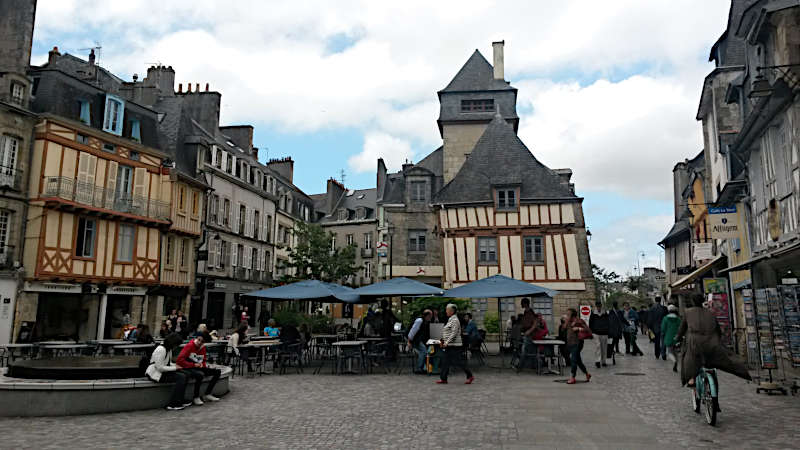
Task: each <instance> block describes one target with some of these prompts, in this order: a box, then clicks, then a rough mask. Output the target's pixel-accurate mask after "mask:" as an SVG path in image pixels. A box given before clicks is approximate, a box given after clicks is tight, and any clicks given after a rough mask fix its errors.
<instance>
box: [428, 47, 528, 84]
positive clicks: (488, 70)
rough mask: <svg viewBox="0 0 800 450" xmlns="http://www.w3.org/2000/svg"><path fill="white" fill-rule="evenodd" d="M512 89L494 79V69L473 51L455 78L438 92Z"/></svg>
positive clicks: (479, 53) (477, 52)
mask: <svg viewBox="0 0 800 450" xmlns="http://www.w3.org/2000/svg"><path fill="white" fill-rule="evenodd" d="M513 89H514V88H513V87H511V85H510V84H509V83H508V82H506V81H504V80H497V79H495V78H494V69H493V68H492V65H491V64H489V61H486V58H484V57H483V55H481V52H479V51H478V50H475V52H474V53H473V54H472V56H470V57H469V59H468V60H467V62H466V63H464V65H463V66H462V67H461V70H459V71H458V73H457V74H456V76H455V77H453V79H452V80H451V81H450V84H448V85H447V87H445V88H444V89H442V90H441V91H439V92H461V91H503V90H513Z"/></svg>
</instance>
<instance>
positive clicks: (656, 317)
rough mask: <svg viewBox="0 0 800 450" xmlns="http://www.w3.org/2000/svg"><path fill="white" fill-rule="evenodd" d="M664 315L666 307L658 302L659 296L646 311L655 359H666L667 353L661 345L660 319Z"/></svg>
mask: <svg viewBox="0 0 800 450" xmlns="http://www.w3.org/2000/svg"><path fill="white" fill-rule="evenodd" d="M666 315H667V308H666V307H665V306H664V305H662V304H661V303H660V299H659V298H656V301H654V302H653V306H651V307H650V311H648V312H647V320H648V321H649V322H648V324H647V326H648V327H649V328H650V330H651V331H652V332H653V342H654V345H653V347H654V348H655V354H656V359H658V358H661V359H663V360H666V359H667V354H666V352H664V349H663V348H662V347H663V345H662V344H661V337H662V336H661V321H662V320H663V319H664V316H666Z"/></svg>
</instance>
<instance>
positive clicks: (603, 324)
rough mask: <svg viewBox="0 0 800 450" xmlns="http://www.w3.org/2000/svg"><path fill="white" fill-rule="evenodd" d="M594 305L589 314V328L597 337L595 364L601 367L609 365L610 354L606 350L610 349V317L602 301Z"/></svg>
mask: <svg viewBox="0 0 800 450" xmlns="http://www.w3.org/2000/svg"><path fill="white" fill-rule="evenodd" d="M594 306H595V308H594V310H592V314H591V315H590V316H589V328H590V329H591V330H592V334H594V336H595V337H596V338H597V339H596V340H595V349H594V357H595V362H594V366H595V367H597V368H598V369H599V368H600V366H603V367H606V366H607V364H606V359H608V355H607V354H606V352H607V351H608V329H609V318H608V311H606V310H605V309H604V308H603V303H602V302H600V301H597V302H595V304H594Z"/></svg>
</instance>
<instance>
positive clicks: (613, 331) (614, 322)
mask: <svg viewBox="0 0 800 450" xmlns="http://www.w3.org/2000/svg"><path fill="white" fill-rule="evenodd" d="M624 320H625V319H624V318H623V317H622V311H620V310H619V305H618V304H617V302H613V303H611V310H609V311H608V339H609V340H610V342H609V343H608V354H609V355H611V362H612V363H613V364H616V363H617V361H616V358H615V357H614V355H616V354H617V353H619V340H620V338H621V337H622V330H623V329H624V325H623V323H624Z"/></svg>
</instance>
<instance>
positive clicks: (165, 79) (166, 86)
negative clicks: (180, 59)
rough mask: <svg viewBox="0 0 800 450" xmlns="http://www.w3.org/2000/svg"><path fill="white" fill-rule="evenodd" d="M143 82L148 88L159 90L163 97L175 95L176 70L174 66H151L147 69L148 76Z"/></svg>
mask: <svg viewBox="0 0 800 450" xmlns="http://www.w3.org/2000/svg"><path fill="white" fill-rule="evenodd" d="M142 82H143V83H144V84H145V86H147V87H154V88H157V89H158V92H159V95H161V96H162V97H172V96H174V95H175V70H174V69H173V68H172V66H169V67H164V66H160V65H159V66H150V67H149V68H148V69H147V76H146V77H145V79H144V80H142Z"/></svg>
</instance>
